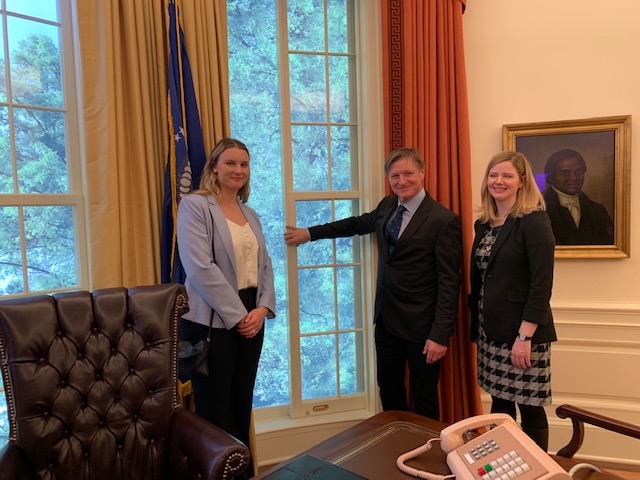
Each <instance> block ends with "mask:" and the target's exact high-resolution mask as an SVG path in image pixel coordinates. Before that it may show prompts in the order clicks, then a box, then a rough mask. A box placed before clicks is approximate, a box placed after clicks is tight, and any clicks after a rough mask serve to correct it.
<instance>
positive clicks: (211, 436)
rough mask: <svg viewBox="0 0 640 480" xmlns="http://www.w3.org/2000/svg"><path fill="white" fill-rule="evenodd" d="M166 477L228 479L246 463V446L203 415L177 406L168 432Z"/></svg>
mask: <svg viewBox="0 0 640 480" xmlns="http://www.w3.org/2000/svg"><path fill="white" fill-rule="evenodd" d="M168 448H169V452H168V454H169V478H202V479H210V480H214V479H231V478H233V477H234V476H236V475H238V474H239V473H241V472H242V471H243V470H244V469H245V468H247V466H248V465H249V460H250V458H251V456H250V454H249V449H248V448H247V447H246V446H245V445H244V443H242V442H241V441H240V440H237V439H236V438H235V437H233V436H231V435H229V434H228V433H226V432H225V431H224V430H222V429H220V428H218V427H216V426H215V425H214V424H212V423H210V422H208V421H207V420H205V419H204V418H202V417H200V416H198V415H196V414H195V413H193V412H190V411H189V410H186V409H184V408H178V409H176V411H175V412H174V414H173V418H172V420H171V430H170V432H169V445H168Z"/></svg>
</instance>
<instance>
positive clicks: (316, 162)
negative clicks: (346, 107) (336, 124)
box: [291, 125, 329, 191]
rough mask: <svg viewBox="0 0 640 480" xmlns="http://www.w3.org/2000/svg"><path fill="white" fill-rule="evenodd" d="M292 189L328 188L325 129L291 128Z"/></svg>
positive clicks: (312, 189) (318, 189)
mask: <svg viewBox="0 0 640 480" xmlns="http://www.w3.org/2000/svg"><path fill="white" fill-rule="evenodd" d="M291 136H292V145H291V150H292V155H293V188H294V190H298V191H305V190H308V191H325V190H328V188H329V152H328V145H327V128H326V127H324V126H322V127H319V126H311V125H294V126H292V127H291Z"/></svg>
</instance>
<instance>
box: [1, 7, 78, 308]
mask: <svg viewBox="0 0 640 480" xmlns="http://www.w3.org/2000/svg"><path fill="white" fill-rule="evenodd" d="M57 3H58V12H59V21H58V22H53V21H44V23H48V24H50V25H54V26H57V27H60V57H61V68H62V77H63V84H62V89H63V94H64V105H63V107H62V108H61V109H50V110H54V111H59V112H62V113H64V115H65V125H66V132H65V133H66V154H67V165H68V179H69V193H67V194H0V206H1V207H17V208H18V211H19V218H20V219H21V222H20V229H21V231H22V232H23V234H22V235H21V245H20V248H21V251H22V263H23V280H24V285H25V289H26V287H27V273H26V272H27V268H26V265H27V259H26V245H25V243H24V222H23V220H22V219H23V218H24V213H23V212H24V207H28V206H71V207H73V209H74V225H75V240H76V259H77V266H76V268H77V272H76V278H77V282H76V284H75V285H68V286H66V287H64V288H59V289H54V290H44V291H42V290H40V291H28V292H23V293H20V294H15V295H3V296H2V298H10V297H21V296H30V295H38V294H43V293H53V292H57V291H65V290H77V289H88V287H89V265H88V251H87V218H86V208H85V195H84V191H85V188H84V182H83V168H82V158H81V154H80V151H81V150H80V138H81V135H80V133H81V132H80V126H79V108H80V105H81V103H80V98H79V96H80V92H79V89H78V86H77V83H78V80H77V76H78V70H76V61H77V57H76V53H77V52H76V51H75V45H76V44H77V43H76V42H75V38H76V37H75V26H76V25H77V22H76V21H75V14H74V11H75V10H74V8H73V5H72V0H57ZM2 7H4V2H3V5H2ZM3 12H4V10H3ZM11 16H14V17H17V18H26V19H29V18H31V17H28V16H25V15H18V14H11ZM2 18H3V30H4V32H6V27H7V21H6V18H7V16H6V15H4V14H3V16H2ZM38 20H39V21H42V20H41V19H38ZM4 49H5V51H4V55H5V59H9V45H8V42H5V45H4ZM78 64H79V62H78ZM6 68H7V73H6V77H7V78H8V77H9V75H8V69H9V64H8V62H6ZM7 94H8V95H10V91H9V89H8V91H7ZM8 108H9V112H11V111H12V108H13V107H12V106H11V102H9V107H8ZM44 109H45V110H46V108H44ZM9 118H10V120H9V122H10V125H11V132H12V134H13V120H12V116H11V114H10V115H9ZM12 158H15V145H13V146H12ZM13 174H14V181H15V178H16V176H17V171H16V169H15V164H14V169H13Z"/></svg>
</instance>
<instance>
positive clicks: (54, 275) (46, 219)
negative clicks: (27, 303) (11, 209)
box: [24, 206, 78, 292]
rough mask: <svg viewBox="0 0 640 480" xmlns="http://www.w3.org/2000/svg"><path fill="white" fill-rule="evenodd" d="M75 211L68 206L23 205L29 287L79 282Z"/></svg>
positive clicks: (60, 285) (32, 289) (45, 287)
mask: <svg viewBox="0 0 640 480" xmlns="http://www.w3.org/2000/svg"><path fill="white" fill-rule="evenodd" d="M73 215H74V209H73V207H69V206H54V207H25V208H24V230H25V237H26V240H27V275H28V282H29V291H31V292H33V291H38V290H51V289H56V288H65V287H71V286H74V285H77V284H78V276H77V271H76V265H77V254H76V241H75V225H74V219H73Z"/></svg>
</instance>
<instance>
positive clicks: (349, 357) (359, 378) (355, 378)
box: [338, 332, 364, 395]
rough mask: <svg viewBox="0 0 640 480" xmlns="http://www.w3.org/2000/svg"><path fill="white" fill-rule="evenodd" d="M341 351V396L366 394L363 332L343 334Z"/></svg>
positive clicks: (340, 337)
mask: <svg viewBox="0 0 640 480" xmlns="http://www.w3.org/2000/svg"><path fill="white" fill-rule="evenodd" d="M338 341H339V351H340V357H339V361H340V394H341V395H347V394H351V393H360V392H364V368H363V365H362V358H363V355H364V346H363V335H362V332H349V333H342V334H340V335H339V337H338Z"/></svg>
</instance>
